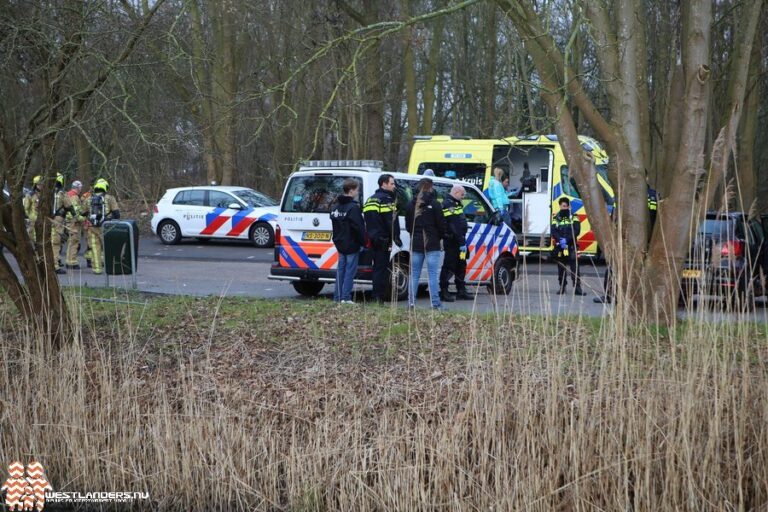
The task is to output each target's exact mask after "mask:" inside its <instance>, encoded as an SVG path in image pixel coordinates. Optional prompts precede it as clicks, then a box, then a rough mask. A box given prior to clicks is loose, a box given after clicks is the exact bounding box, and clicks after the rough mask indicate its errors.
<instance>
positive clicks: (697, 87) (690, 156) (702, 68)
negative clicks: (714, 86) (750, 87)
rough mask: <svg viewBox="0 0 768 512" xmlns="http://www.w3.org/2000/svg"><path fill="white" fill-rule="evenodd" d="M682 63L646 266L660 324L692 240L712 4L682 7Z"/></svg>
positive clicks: (650, 306)
mask: <svg viewBox="0 0 768 512" xmlns="http://www.w3.org/2000/svg"><path fill="white" fill-rule="evenodd" d="M683 24H684V25H683V37H682V49H683V52H682V54H683V55H682V59H683V62H682V64H683V79H684V81H685V98H686V99H685V103H684V111H683V126H682V130H681V134H680V148H679V150H678V152H677V154H678V158H677V162H676V163H675V176H674V179H673V180H672V186H671V188H670V194H669V196H668V197H667V198H665V199H664V203H663V206H662V207H660V208H659V211H658V215H657V222H656V227H655V229H654V235H653V238H652V240H651V244H650V250H649V254H648V259H647V262H646V265H645V279H644V283H648V289H647V290H644V294H645V297H646V301H645V307H646V308H647V310H648V311H649V312H650V313H651V317H652V318H654V319H656V320H657V321H660V322H663V323H672V322H674V321H675V312H676V310H677V299H678V296H679V294H680V277H679V275H680V270H681V269H682V268H683V264H684V263H685V258H686V256H687V254H688V250H689V247H690V240H691V231H692V229H691V228H692V225H693V224H694V223H697V222H698V219H697V218H696V217H695V216H694V215H693V209H694V201H695V197H696V187H697V184H698V181H699V178H700V176H701V175H702V174H703V172H704V144H705V140H706V129H707V116H708V112H707V110H708V106H709V97H708V92H709V90H710V89H709V76H710V69H709V67H708V66H707V64H708V63H709V61H710V53H709V49H710V33H711V25H712V2H710V1H709V0H695V1H692V2H690V3H689V4H685V5H684V8H683Z"/></svg>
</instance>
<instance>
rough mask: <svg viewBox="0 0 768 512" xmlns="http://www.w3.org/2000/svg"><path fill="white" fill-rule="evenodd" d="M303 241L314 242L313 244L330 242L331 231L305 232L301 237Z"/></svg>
mask: <svg viewBox="0 0 768 512" xmlns="http://www.w3.org/2000/svg"><path fill="white" fill-rule="evenodd" d="M301 239H302V240H308V241H312V242H330V241H331V232H330V231H305V232H304V233H303V234H302V235H301Z"/></svg>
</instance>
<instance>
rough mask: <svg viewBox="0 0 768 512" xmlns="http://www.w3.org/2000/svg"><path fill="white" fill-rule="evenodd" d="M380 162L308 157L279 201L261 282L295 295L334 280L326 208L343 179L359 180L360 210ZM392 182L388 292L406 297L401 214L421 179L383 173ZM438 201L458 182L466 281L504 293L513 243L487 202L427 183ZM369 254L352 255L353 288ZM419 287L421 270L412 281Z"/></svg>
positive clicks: (474, 191)
mask: <svg viewBox="0 0 768 512" xmlns="http://www.w3.org/2000/svg"><path fill="white" fill-rule="evenodd" d="M384 172H386V171H384V170H383V164H382V162H380V161H374V160H313V161H309V162H306V163H305V164H304V165H302V166H301V167H300V168H299V170H298V171H296V172H294V173H293V174H291V176H289V178H288V181H287V183H286V185H285V190H284V192H283V197H282V201H281V203H280V212H279V213H278V219H277V228H276V230H275V259H274V263H273V264H272V267H271V269H270V275H269V279H275V280H283V281H289V282H291V284H292V285H293V287H294V288H295V289H296V291H297V292H298V293H300V294H301V295H307V296H312V295H317V294H318V293H320V291H321V290H322V289H323V286H324V285H325V284H326V283H333V282H334V281H335V278H336V263H337V262H338V253H337V252H336V248H335V247H334V245H333V242H332V241H331V236H332V227H331V219H330V215H329V213H330V211H331V209H332V204H333V202H334V200H335V199H336V198H337V197H338V196H339V195H340V194H341V193H342V185H343V183H344V181H345V180H346V179H348V178H352V179H355V180H357V181H358V183H360V187H359V192H360V196H359V197H358V202H359V203H360V205H361V207H362V205H363V204H364V203H365V201H366V199H368V198H369V197H370V196H371V195H372V194H373V193H374V192H375V191H376V190H377V189H378V188H379V185H378V179H379V176H381V174H382V173H384ZM389 174H391V175H392V176H393V177H394V178H395V183H396V206H397V212H398V215H399V218H400V230H401V237H400V238H401V239H402V242H403V247H402V249H400V248H398V247H397V246H393V248H392V255H391V269H392V273H393V278H392V279H390V283H392V284H393V286H394V288H395V289H394V290H390V293H388V294H387V295H388V296H390V297H391V296H392V295H393V294H394V295H395V296H396V297H397V298H398V299H399V300H404V299H406V298H407V297H408V275H409V271H408V262H409V260H410V254H409V247H410V238H409V236H408V232H407V231H406V229H405V209H406V206H407V205H408V203H409V202H410V201H411V199H412V198H413V196H414V190H415V188H416V185H417V183H418V182H419V181H420V180H421V179H422V178H423V176H417V175H413V174H403V173H394V172H393V173H389ZM432 180H433V182H434V187H435V192H436V193H437V196H438V200H439V201H440V202H442V199H443V197H445V196H446V195H447V194H448V193H449V192H450V190H451V187H452V186H453V185H454V184H456V183H457V182H458V183H461V184H462V185H463V186H464V188H465V189H466V196H465V197H464V201H463V203H464V213H465V215H466V217H467V221H468V223H469V229H468V232H467V247H468V248H469V253H470V254H469V258H468V260H467V272H466V282H467V284H470V285H487V286H488V287H489V289H490V290H491V291H492V292H495V293H503V294H508V293H510V292H511V290H512V283H513V281H514V280H515V277H516V275H517V254H518V246H517V238H516V237H515V233H514V232H513V231H512V230H511V229H510V228H509V227H508V226H507V225H506V224H504V222H502V221H501V216H500V215H499V214H498V212H496V211H495V210H494V208H493V207H492V206H491V204H490V202H489V201H488V199H487V198H486V197H485V196H484V195H483V193H482V192H481V191H480V190H479V189H478V188H477V187H475V186H474V185H471V184H469V183H462V182H461V181H456V180H451V179H447V178H437V177H433V178H432ZM371 261H372V257H371V254H370V251H368V250H367V249H366V250H364V251H363V253H362V254H361V257H360V263H359V266H358V269H357V276H356V278H355V283H356V284H368V285H370V284H371V280H372V276H373V268H372V266H371ZM426 283H427V274H426V268H425V269H423V271H422V275H421V279H420V284H426Z"/></svg>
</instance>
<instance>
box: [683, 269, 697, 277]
mask: <svg viewBox="0 0 768 512" xmlns="http://www.w3.org/2000/svg"><path fill="white" fill-rule="evenodd" d="M683 277H685V278H688V279H698V278H700V277H701V270H694V269H690V268H687V269H684V270H683Z"/></svg>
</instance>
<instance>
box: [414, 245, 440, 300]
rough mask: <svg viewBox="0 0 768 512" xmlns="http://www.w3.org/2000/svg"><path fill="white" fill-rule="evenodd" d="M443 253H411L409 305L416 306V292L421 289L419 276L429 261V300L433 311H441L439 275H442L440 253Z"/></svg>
mask: <svg viewBox="0 0 768 512" xmlns="http://www.w3.org/2000/svg"><path fill="white" fill-rule="evenodd" d="M441 252H442V251H429V252H426V253H424V252H413V253H411V278H410V280H409V282H408V305H409V306H413V305H415V304H416V292H417V291H418V289H419V276H421V269H422V268H423V267H424V260H426V261H427V276H428V277H429V299H430V301H431V302H432V309H441V308H442V303H441V301H440V293H439V291H436V290H440V287H439V279H438V277H439V275H440V253H441Z"/></svg>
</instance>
